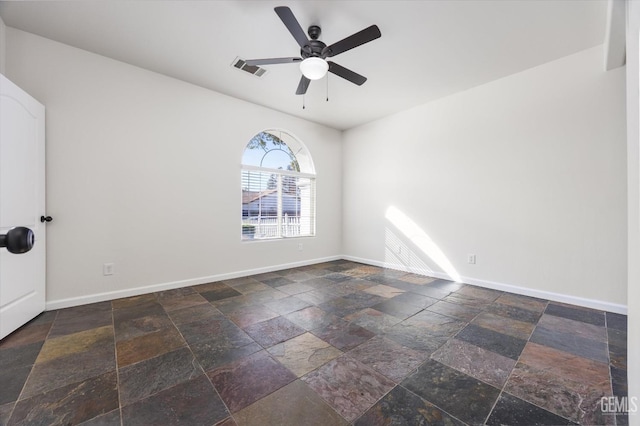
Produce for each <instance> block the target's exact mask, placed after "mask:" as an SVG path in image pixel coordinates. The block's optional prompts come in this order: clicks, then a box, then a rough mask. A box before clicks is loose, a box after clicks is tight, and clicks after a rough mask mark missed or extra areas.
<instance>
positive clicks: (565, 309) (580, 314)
mask: <svg viewBox="0 0 640 426" xmlns="http://www.w3.org/2000/svg"><path fill="white" fill-rule="evenodd" d="M544 313H545V314H549V315H555V316H558V317H562V318H568V319H572V320H576V321H582V322H586V323H588V324H593V325H597V326H599V327H604V326H605V321H604V312H602V311H596V310H595V309H589V308H582V307H578V306H569V305H565V304H560V303H555V302H552V303H549V305H547V309H545V311H544Z"/></svg>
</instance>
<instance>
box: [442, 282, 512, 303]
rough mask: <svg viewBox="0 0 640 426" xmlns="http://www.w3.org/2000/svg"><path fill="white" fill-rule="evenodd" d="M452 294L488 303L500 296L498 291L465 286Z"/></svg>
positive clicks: (500, 293)
mask: <svg viewBox="0 0 640 426" xmlns="http://www.w3.org/2000/svg"><path fill="white" fill-rule="evenodd" d="M453 294H454V295H462V296H467V297H470V298H473V299H480V300H488V301H490V302H493V301H494V300H496V299H497V298H498V297H500V296H501V295H502V292H501V291H498V290H492V289H489V288H482V287H476V286H472V285H465V286H464V287H462V288H461V289H460V290H458V291H456V292H455V293H453Z"/></svg>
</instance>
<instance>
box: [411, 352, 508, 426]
mask: <svg viewBox="0 0 640 426" xmlns="http://www.w3.org/2000/svg"><path fill="white" fill-rule="evenodd" d="M401 385H402V386H403V387H405V388H407V389H408V390H410V391H411V392H413V393H415V394H417V395H418V396H420V397H422V398H423V399H425V400H427V401H428V402H430V403H432V404H435V405H437V406H438V407H440V408H442V409H444V410H445V411H447V412H448V413H449V414H451V415H453V416H454V417H456V418H458V419H460V420H462V421H464V422H467V423H472V424H480V423H482V422H484V420H485V419H486V418H487V416H488V415H489V412H490V411H491V408H492V407H493V404H494V403H495V401H496V400H497V399H498V395H499V394H500V391H499V390H498V389H497V388H494V387H493V386H490V385H488V384H486V383H483V382H481V381H479V380H477V379H474V378H473V377H471V376H469V375H467V374H464V373H462V372H460V371H458V370H455V369H453V368H450V367H447V366H446V365H444V364H441V363H439V362H437V361H434V360H428V361H426V362H425V363H424V364H422V365H421V366H420V367H419V368H418V370H417V371H416V373H415V374H413V375H411V376H409V377H407V378H406V379H405V380H404V381H403V382H402V383H401Z"/></svg>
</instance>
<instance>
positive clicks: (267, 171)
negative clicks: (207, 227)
mask: <svg viewBox="0 0 640 426" xmlns="http://www.w3.org/2000/svg"><path fill="white" fill-rule="evenodd" d="M261 133H268V134H270V135H272V136H274V137H276V138H278V139H279V140H280V141H282V142H283V143H284V144H285V145H286V147H287V148H288V150H289V152H291V153H292V155H293V159H294V160H295V161H296V162H297V164H298V166H299V167H300V168H307V169H310V170H311V171H312V172H306V171H304V172H303V171H297V170H285V169H282V168H280V169H275V168H272V167H265V166H258V165H253V164H245V163H244V162H242V161H244V155H245V153H246V151H247V150H248V149H251V148H249V143H247V145H245V147H244V150H243V151H242V156H243V159H242V161H241V164H240V169H241V172H240V180H241V182H240V187H241V212H240V213H241V216H240V217H241V224H242V225H243V226H242V231H241V235H240V239H241V241H242V242H252V241H277V240H283V239H290V238H309V237H315V236H316V222H317V220H316V213H317V204H316V195H317V192H316V191H317V188H316V178H317V175H316V174H315V168H314V166H313V160H312V158H311V155H310V153H309V151H308V149H307V148H306V146H305V145H304V144H303V143H302V142H301V141H300V140H299V139H297V138H296V137H295V136H293V135H291V134H290V133H288V132H285V131H281V130H273V129H270V130H263V131H261V132H258V133H257V134H256V135H255V136H254V137H253V138H255V137H256V136H257V135H260V134H261ZM283 134H284V135H286V138H282V135H283ZM278 135H280V136H278ZM253 138H251V139H250V141H251V140H252V139H253ZM289 140H293V142H294V144H295V146H294V147H295V148H296V150H295V152H294V150H293V149H292V147H291V146H290V144H289ZM269 152H271V150H269V151H266V153H265V156H266V155H267V154H268V153H269ZM301 153H302V154H303V158H302V160H303V161H302V162H301V161H300V160H301V159H300V158H298V155H299V154H301ZM301 163H302V164H301ZM251 172H255V173H260V174H263V175H269V176H273V175H275V176H276V182H277V184H276V190H277V191H276V194H277V209H276V210H277V214H276V224H275V226H276V235H275V236H272V237H268V236H267V237H265V236H260V237H258V238H254V235H253V234H251V235H250V236H249V235H248V234H245V228H244V227H245V226H246V224H247V221H248V217H247V216H245V215H244V214H245V213H244V212H245V201H244V191H245V179H246V178H245V173H251ZM287 176H290V177H294V178H296V185H298V187H299V188H301V187H303V186H308V187H309V191H310V192H309V194H308V195H306V196H303V195H297V197H300V198H299V200H300V201H296V202H299V203H300V206H302V204H303V203H304V202H305V201H306V200H308V203H309V213H308V214H307V215H303V214H302V211H303V207H301V208H300V210H299V211H298V215H297V216H296V217H297V218H298V221H299V222H298V224H297V226H298V227H299V230H301V229H303V223H302V221H303V220H306V221H307V223H306V224H305V225H304V227H305V228H308V229H309V231H308V233H304V234H295V235H286V233H283V228H284V226H283V220H284V217H285V216H286V213H283V209H282V206H283V202H284V199H283V194H284V193H283V191H282V180H283V179H282V178H283V177H287ZM248 179H249V183H251V182H250V180H251V178H250V176H249V177H248ZM300 179H306V180H308V182H309V183H308V184H307V185H302V186H300V185H299V180H300ZM261 191H263V190H259V191H257V192H258V195H259V194H260V192H261ZM260 197H264V195H262V196H260ZM249 217H251V216H249ZM254 217H255V216H254ZM257 217H258V218H259V219H258V221H260V220H262V216H257ZM257 226H259V225H257ZM294 226H296V225H294ZM253 229H254V230H255V227H254V228H253ZM254 232H255V231H254ZM263 235H264V234H263Z"/></svg>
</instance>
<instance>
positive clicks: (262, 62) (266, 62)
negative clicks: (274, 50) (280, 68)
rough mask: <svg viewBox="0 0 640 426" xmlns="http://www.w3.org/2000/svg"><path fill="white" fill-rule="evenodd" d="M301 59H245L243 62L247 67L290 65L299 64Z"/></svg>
mask: <svg viewBox="0 0 640 426" xmlns="http://www.w3.org/2000/svg"><path fill="white" fill-rule="evenodd" d="M301 61H302V58H295V57H292V58H268V59H247V60H246V61H244V62H245V63H246V64H247V65H271V64H292V63H294V62H301Z"/></svg>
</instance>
